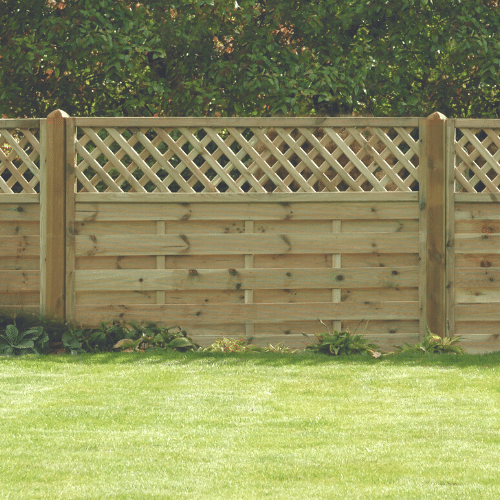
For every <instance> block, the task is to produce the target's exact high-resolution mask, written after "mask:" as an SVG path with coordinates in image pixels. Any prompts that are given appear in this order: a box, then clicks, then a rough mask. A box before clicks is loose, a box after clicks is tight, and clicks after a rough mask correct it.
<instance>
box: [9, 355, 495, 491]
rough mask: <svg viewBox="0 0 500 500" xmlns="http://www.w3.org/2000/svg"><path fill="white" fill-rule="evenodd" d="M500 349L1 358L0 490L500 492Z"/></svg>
mask: <svg viewBox="0 0 500 500" xmlns="http://www.w3.org/2000/svg"><path fill="white" fill-rule="evenodd" d="M499 376H500V354H498V353H497V354H490V355H485V356H472V355H464V356H453V355H441V356H435V355H434V356H394V357H387V358H383V359H379V360H374V359H368V358H361V357H351V358H337V359H334V358H329V357H326V356H321V355H314V354H310V353H304V354H300V355H282V356H279V355H273V354H264V353H259V354H247V355H234V354H233V355H231V354H213V353H187V354H181V353H172V352H170V353H168V352H163V353H159V354H151V355H149V354H99V355H81V356H73V357H72V356H39V357H35V356H29V357H25V358H5V357H4V358H0V416H1V420H0V421H1V423H2V434H1V446H0V498H2V499H5V498H9V499H16V500H18V499H19V500H28V499H58V498H64V499H90V498H92V499H101V498H110V499H144V500H146V499H170V498H172V499H177V498H186V499H187V498H189V499H193V498H195V499H254V498H259V499H260V498H266V499H267V498H269V499H273V498H279V499H301V500H302V499H336V498H339V499H340V498H342V499H351V498H360V499H361V498H362V499H377V498H380V499H382V498H383V499H398V500H399V499H420V498H429V499H440V498H442V499H447V500H448V499H467V498H471V499H489V498H491V499H498V498H500V379H499Z"/></svg>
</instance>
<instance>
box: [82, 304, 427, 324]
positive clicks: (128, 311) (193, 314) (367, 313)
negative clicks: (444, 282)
mask: <svg viewBox="0 0 500 500" xmlns="http://www.w3.org/2000/svg"><path fill="white" fill-rule="evenodd" d="M75 310H76V318H75V319H76V321H77V322H79V323H80V322H82V323H84V324H85V323H87V322H89V321H96V320H97V321H106V320H109V319H111V318H121V319H123V320H129V319H133V318H147V319H148V320H149V321H155V322H164V321H166V320H168V322H169V323H170V324H181V325H182V324H185V323H188V322H194V321H196V322H197V323H200V322H203V324H221V323H223V322H224V321H225V319H226V318H227V319H228V320H233V321H234V318H238V321H241V322H248V321H254V322H256V323H257V322H271V323H274V322H281V321H294V320H299V321H307V320H310V321H314V320H316V319H318V318H320V319H322V320H335V319H339V318H342V319H344V320H350V319H351V320H356V319H358V320H360V319H364V318H367V319H374V320H376V319H385V320H398V319H404V320H411V319H417V318H418V315H419V313H418V304H417V303H416V302H385V303H384V302H381V303H379V302H372V303H369V304H360V305H359V306H358V307H356V308H353V307H352V305H351V304H342V303H341V304H323V303H319V304H318V303H316V304H314V303H307V304H202V305H171V304H168V305H135V306H134V305H130V306H127V305H122V306H95V307H92V308H89V307H87V306H76V308H75ZM226 321H227V320H226Z"/></svg>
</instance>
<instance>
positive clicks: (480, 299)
mask: <svg viewBox="0 0 500 500" xmlns="http://www.w3.org/2000/svg"><path fill="white" fill-rule="evenodd" d="M490 302H497V303H500V289H499V288H498V287H497V288H456V289H455V304H489V303H490Z"/></svg>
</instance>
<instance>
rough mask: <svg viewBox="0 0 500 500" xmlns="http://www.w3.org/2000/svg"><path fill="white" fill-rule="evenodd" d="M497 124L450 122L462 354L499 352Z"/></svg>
mask: <svg viewBox="0 0 500 500" xmlns="http://www.w3.org/2000/svg"><path fill="white" fill-rule="evenodd" d="M499 135H500V120H456V133H455V137H454V143H455V151H456V162H455V179H456V182H455V190H456V193H457V194H456V195H455V196H456V202H455V247H456V253H455V302H456V305H455V315H456V333H457V335H461V336H463V337H464V339H465V343H466V345H467V350H468V351H470V352H484V351H490V350H499V349H500V290H499V286H500V281H499V273H500V239H499V238H500V203H499V201H500V195H499V194H498V193H499V186H500V163H499V161H500V137H499Z"/></svg>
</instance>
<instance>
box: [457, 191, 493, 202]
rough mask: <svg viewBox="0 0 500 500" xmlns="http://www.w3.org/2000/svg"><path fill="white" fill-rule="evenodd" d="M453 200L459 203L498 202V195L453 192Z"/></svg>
mask: <svg viewBox="0 0 500 500" xmlns="http://www.w3.org/2000/svg"><path fill="white" fill-rule="evenodd" d="M455 200H456V201H457V203H460V204H467V203H498V202H500V195H499V194H495V193H455Z"/></svg>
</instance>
